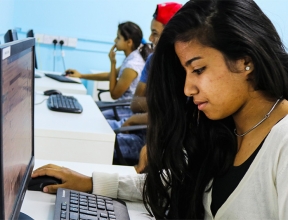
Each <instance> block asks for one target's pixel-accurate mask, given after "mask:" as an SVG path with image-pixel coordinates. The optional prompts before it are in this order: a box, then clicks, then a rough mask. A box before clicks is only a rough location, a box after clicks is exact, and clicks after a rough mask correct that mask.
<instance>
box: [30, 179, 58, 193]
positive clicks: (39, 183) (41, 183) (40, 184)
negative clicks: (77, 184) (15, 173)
mask: <svg viewBox="0 0 288 220" xmlns="http://www.w3.org/2000/svg"><path fill="white" fill-rule="evenodd" d="M61 183H62V181H61V180H60V179H57V178H55V177H52V176H38V177H35V178H31V180H30V182H29V183H28V190H33V191H43V188H44V187H45V186H48V185H55V184H61Z"/></svg>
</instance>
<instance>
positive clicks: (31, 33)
mask: <svg viewBox="0 0 288 220" xmlns="http://www.w3.org/2000/svg"><path fill="white" fill-rule="evenodd" d="M26 37H34V32H33V30H32V29H30V30H29V31H27V33H26ZM35 68H36V69H38V66H37V59H36V53H35Z"/></svg>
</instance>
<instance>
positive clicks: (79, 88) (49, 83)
mask: <svg viewBox="0 0 288 220" xmlns="http://www.w3.org/2000/svg"><path fill="white" fill-rule="evenodd" d="M44 73H53V74H57V75H61V74H62V73H60V72H51V71H42V70H37V74H38V75H40V76H41V78H35V90H36V91H42V92H43V91H45V90H49V89H56V90H59V91H61V92H62V93H71V94H83V95H84V94H87V89H86V88H85V86H84V85H83V84H82V83H79V84H78V83H63V82H58V81H57V80H54V79H51V78H49V77H47V76H45V75H44ZM70 78H72V77H70ZM72 79H73V80H75V81H77V82H81V80H80V79H78V78H72Z"/></svg>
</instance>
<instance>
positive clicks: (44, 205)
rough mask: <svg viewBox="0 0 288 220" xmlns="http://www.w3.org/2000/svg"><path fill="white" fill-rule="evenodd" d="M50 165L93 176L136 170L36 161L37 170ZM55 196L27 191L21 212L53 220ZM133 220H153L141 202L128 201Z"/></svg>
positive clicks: (37, 217) (113, 166) (111, 166)
mask: <svg viewBox="0 0 288 220" xmlns="http://www.w3.org/2000/svg"><path fill="white" fill-rule="evenodd" d="M48 163H53V164H56V165H59V166H65V167H67V168H70V169H73V170H75V171H77V172H79V173H82V174H84V175H88V176H91V175H92V172H93V171H101V172H107V173H115V172H117V173H122V174H133V173H135V169H134V168H133V167H131V166H115V165H103V164H88V163H72V162H63V161H50V160H36V161H35V168H38V167H40V166H43V165H45V164H48ZM55 198H56V197H55V195H51V194H46V193H43V192H36V191H29V190H28V191H27V192H26V195H25V199H24V202H23V205H22V208H21V212H23V213H25V214H27V215H29V216H31V217H32V218H33V219H35V220H38V219H39V220H52V219H53V215H54V204H55ZM126 205H127V207H128V212H129V215H130V219H131V220H142V219H143V220H144V219H152V218H150V217H149V216H147V211H146V209H145V207H144V205H143V204H142V203H140V202H128V201H126Z"/></svg>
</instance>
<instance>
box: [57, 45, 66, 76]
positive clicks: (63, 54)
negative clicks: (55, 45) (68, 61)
mask: <svg viewBox="0 0 288 220" xmlns="http://www.w3.org/2000/svg"><path fill="white" fill-rule="evenodd" d="M59 44H60V47H61V57H62V63H63V67H64V71H66V66H65V60H64V56H65V53H64V50H62V47H63V45H64V41H63V40H60V42H59Z"/></svg>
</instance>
